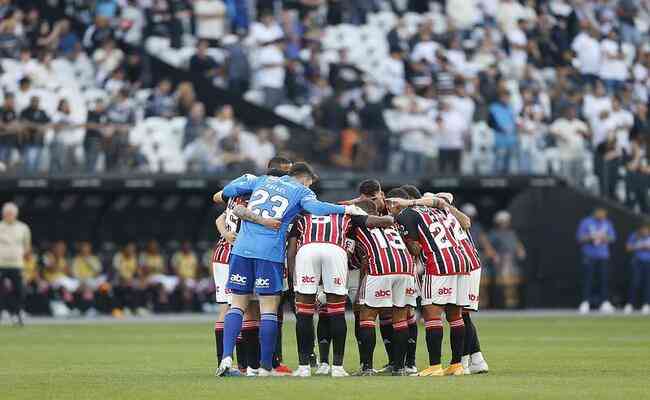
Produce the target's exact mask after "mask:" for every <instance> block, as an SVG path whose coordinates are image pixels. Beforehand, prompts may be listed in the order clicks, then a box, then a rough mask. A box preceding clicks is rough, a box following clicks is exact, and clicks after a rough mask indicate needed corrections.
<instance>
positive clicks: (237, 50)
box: [223, 35, 251, 93]
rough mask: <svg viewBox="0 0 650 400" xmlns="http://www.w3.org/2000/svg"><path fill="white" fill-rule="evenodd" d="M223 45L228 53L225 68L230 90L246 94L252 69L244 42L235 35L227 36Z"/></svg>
mask: <svg viewBox="0 0 650 400" xmlns="http://www.w3.org/2000/svg"><path fill="white" fill-rule="evenodd" d="M223 44H224V47H225V49H226V50H227V51H228V56H227V58H226V64H225V66H224V69H225V79H226V82H227V85H228V89H229V90H230V91H232V92H235V93H245V92H246V91H247V90H248V87H249V85H250V79H251V67H250V64H249V62H248V56H247V55H246V49H245V48H244V46H243V44H242V41H240V40H238V38H237V37H236V36H234V35H229V36H226V37H225V38H224V40H223Z"/></svg>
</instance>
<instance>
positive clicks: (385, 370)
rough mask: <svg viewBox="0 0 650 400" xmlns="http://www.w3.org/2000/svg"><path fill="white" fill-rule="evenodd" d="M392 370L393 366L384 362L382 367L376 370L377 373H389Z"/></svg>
mask: <svg viewBox="0 0 650 400" xmlns="http://www.w3.org/2000/svg"><path fill="white" fill-rule="evenodd" d="M391 372H393V366H392V365H391V364H386V365H384V366H383V368H380V369H378V370H377V373H378V374H390V373H391Z"/></svg>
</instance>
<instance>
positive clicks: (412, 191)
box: [400, 185, 422, 199]
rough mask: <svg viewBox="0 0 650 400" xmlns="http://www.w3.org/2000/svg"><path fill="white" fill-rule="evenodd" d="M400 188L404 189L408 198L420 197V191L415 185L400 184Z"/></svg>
mask: <svg viewBox="0 0 650 400" xmlns="http://www.w3.org/2000/svg"><path fill="white" fill-rule="evenodd" d="M400 189H402V190H403V191H405V192H406V193H407V194H408V195H409V198H411V199H419V198H421V197H422V193H420V189H418V188H417V187H415V185H402V186H400Z"/></svg>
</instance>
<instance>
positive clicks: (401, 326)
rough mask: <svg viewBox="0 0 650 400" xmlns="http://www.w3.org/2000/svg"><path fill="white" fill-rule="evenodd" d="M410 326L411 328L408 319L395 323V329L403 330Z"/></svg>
mask: <svg viewBox="0 0 650 400" xmlns="http://www.w3.org/2000/svg"><path fill="white" fill-rule="evenodd" d="M408 328H409V324H408V322H407V321H406V320H402V321H399V322H395V323H393V330H396V331H401V330H403V329H408Z"/></svg>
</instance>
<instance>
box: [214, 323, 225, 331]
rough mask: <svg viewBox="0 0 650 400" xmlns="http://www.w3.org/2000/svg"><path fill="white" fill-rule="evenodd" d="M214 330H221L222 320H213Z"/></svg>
mask: <svg viewBox="0 0 650 400" xmlns="http://www.w3.org/2000/svg"><path fill="white" fill-rule="evenodd" d="M214 330H215V331H222V330H223V322H215V323H214Z"/></svg>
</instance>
